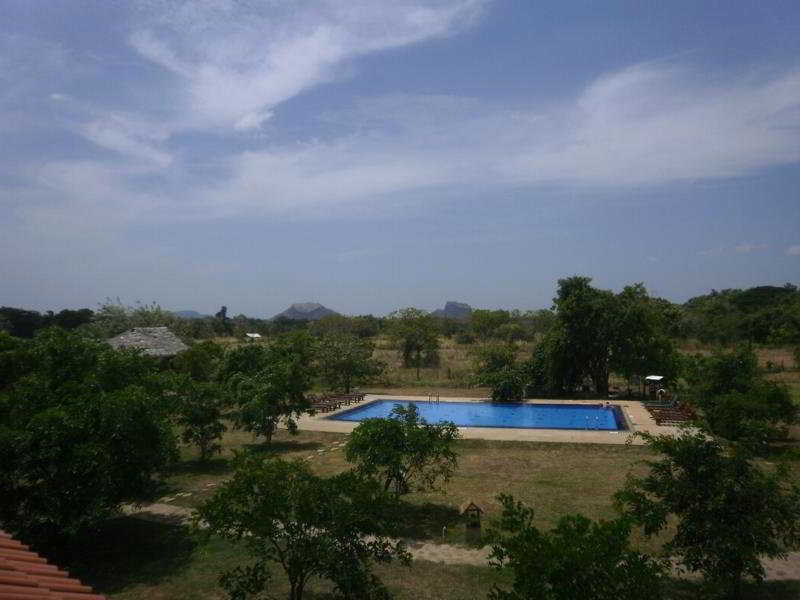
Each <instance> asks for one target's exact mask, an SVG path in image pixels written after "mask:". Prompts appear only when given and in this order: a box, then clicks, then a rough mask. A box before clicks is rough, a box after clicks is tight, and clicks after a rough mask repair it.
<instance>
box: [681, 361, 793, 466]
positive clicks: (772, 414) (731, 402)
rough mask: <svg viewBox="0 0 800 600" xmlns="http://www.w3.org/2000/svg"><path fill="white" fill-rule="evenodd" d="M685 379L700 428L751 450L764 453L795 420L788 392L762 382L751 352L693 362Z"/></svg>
mask: <svg viewBox="0 0 800 600" xmlns="http://www.w3.org/2000/svg"><path fill="white" fill-rule="evenodd" d="M687 380H688V381H689V383H690V385H691V388H692V390H693V392H692V401H693V403H694V404H695V405H696V406H697V407H698V408H699V409H700V410H701V413H702V424H703V426H704V427H705V428H706V429H708V431H710V432H711V433H713V434H715V435H719V436H722V437H723V438H725V439H728V440H730V441H736V442H741V443H744V444H746V445H747V446H748V447H749V448H750V449H751V450H753V451H759V450H763V449H765V445H766V444H767V442H768V441H769V439H771V438H774V437H776V436H777V435H778V434H779V428H780V427H781V426H783V425H790V424H792V423H794V422H796V420H797V414H798V409H797V406H795V404H794V402H792V399H791V396H790V394H789V391H788V390H787V389H786V387H785V386H783V385H780V384H778V383H775V382H772V381H768V380H767V379H765V378H764V373H763V372H762V370H761V369H760V368H759V366H758V360H757V358H756V355H755V353H754V352H753V350H752V348H749V347H742V348H738V349H736V350H734V351H732V352H717V353H715V354H714V355H712V356H710V357H702V356H698V357H695V359H694V361H693V362H691V363H690V364H689V368H688V369H687Z"/></svg>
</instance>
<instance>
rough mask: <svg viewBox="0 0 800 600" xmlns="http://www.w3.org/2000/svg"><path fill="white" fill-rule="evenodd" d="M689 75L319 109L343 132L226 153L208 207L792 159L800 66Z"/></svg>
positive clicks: (336, 200)
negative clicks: (529, 96)
mask: <svg viewBox="0 0 800 600" xmlns="http://www.w3.org/2000/svg"><path fill="white" fill-rule="evenodd" d="M697 79H699V78H698V77H692V76H690V74H689V73H688V72H687V71H686V70H682V69H677V68H674V67H661V66H659V65H641V66H638V67H634V68H631V69H626V70H623V71H621V72H619V73H614V74H609V75H606V76H603V77H600V78H599V79H598V80H596V81H595V82H593V83H591V84H590V85H589V86H587V88H586V89H584V90H583V91H582V92H581V93H580V94H578V95H577V96H576V98H575V100H574V102H573V103H572V104H566V105H562V106H559V107H549V108H539V109H536V108H531V109H530V110H527V111H522V110H513V111H512V110H507V109H504V108H498V107H489V106H486V105H485V104H483V103H482V102H480V101H477V100H471V99H464V98H455V97H443V96H433V97H426V96H393V97H386V98H378V99H370V100H362V101H361V103H360V104H359V105H358V106H357V107H356V108H354V109H353V110H351V111H349V112H345V113H340V114H329V115H325V116H324V119H325V120H326V121H327V122H334V123H337V124H338V125H340V126H341V127H342V128H343V129H344V130H345V131H346V132H347V133H346V134H345V135H342V136H341V137H339V138H334V139H330V140H326V141H317V142H314V143H313V144H308V145H284V146H271V147H268V148H266V149H263V150H256V151H249V152H247V153H243V154H239V155H235V156H233V157H232V158H231V159H230V160H229V161H228V165H229V167H230V174H231V176H230V178H229V179H227V180H225V181H220V182H218V183H217V184H215V185H214V186H213V190H210V192H211V197H213V205H214V207H215V208H214V209H213V210H211V214H213V213H214V212H216V211H217V210H219V211H222V212H224V213H235V212H238V211H240V210H241V211H245V212H250V211H262V212H264V211H266V212H273V211H277V212H290V211H291V212H295V213H296V212H298V211H302V210H303V208H304V207H311V206H315V207H318V206H320V205H327V206H333V205H335V206H341V205H343V204H353V205H361V206H363V205H365V204H366V205H375V204H376V203H378V204H379V203H380V202H381V201H382V199H381V197H382V196H386V195H388V194H396V193H405V194H410V193H416V192H419V191H420V190H426V189H427V190H431V189H433V188H435V187H436V186H447V185H449V186H458V185H490V186H491V185H505V184H514V185H537V184H551V183H559V184H564V185H579V186H586V185H596V186H631V185H654V184H661V183H666V182H674V181H685V180H695V179H705V178H720V177H736V176H742V175H746V174H748V173H751V172H753V171H756V170H757V169H759V168H763V167H766V166H770V165H780V164H787V163H791V162H796V161H798V160H800V143H798V137H797V133H796V132H797V127H798V126H800V72H790V73H787V74H784V75H782V76H779V77H776V78H773V79H767V80H751V81H748V82H734V83H731V84H729V85H728V86H717V87H714V88H709V87H706V86H704V85H703V84H700V83H697ZM201 197H202V195H201ZM762 247H763V246H762V245H759V244H750V243H742V244H740V245H739V246H738V247H737V248H736V250H735V251H737V252H740V253H747V252H753V251H755V250H760V249H762ZM714 252H719V250H718V249H714V250H712V251H707V254H711V253H714Z"/></svg>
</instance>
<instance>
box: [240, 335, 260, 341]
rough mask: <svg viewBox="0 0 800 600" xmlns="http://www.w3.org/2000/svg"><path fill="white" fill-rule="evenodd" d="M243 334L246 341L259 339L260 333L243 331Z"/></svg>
mask: <svg viewBox="0 0 800 600" xmlns="http://www.w3.org/2000/svg"><path fill="white" fill-rule="evenodd" d="M244 336H245V337H246V338H247V341H248V342H255V341H256V340H260V339H261V334H260V333H245V334H244Z"/></svg>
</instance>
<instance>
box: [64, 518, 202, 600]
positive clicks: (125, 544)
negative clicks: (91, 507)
mask: <svg viewBox="0 0 800 600" xmlns="http://www.w3.org/2000/svg"><path fill="white" fill-rule="evenodd" d="M196 545H197V542H196V540H195V539H194V537H193V536H192V534H191V532H190V530H189V529H188V528H187V527H185V526H179V525H170V524H166V523H155V522H151V521H144V520H141V519H136V518H132V517H121V518H117V519H112V520H110V521H108V522H106V523H105V524H104V525H103V526H102V527H101V529H100V530H99V531H96V532H94V533H93V534H92V535H91V536H89V535H87V536H85V537H84V538H83V539H78V540H76V541H75V543H74V544H73V546H72V547H73V548H76V549H78V550H77V551H74V552H73V553H72V556H71V560H70V561H68V563H67V564H65V567H67V568H69V570H70V573H71V574H73V575H74V576H76V577H78V578H79V579H81V581H83V582H84V583H86V584H87V585H91V586H92V587H93V588H94V589H95V590H96V591H97V592H98V593H108V594H111V593H114V592H117V591H119V590H121V589H123V588H126V587H128V586H130V585H134V584H140V583H144V584H154V583H157V582H158V581H160V580H161V579H163V578H164V577H167V576H169V575H171V574H173V573H175V572H176V571H179V570H180V569H182V568H183V567H184V566H186V565H187V564H188V563H189V561H190V559H191V555H192V552H193V550H194V548H195V546H196Z"/></svg>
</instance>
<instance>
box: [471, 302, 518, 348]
mask: <svg viewBox="0 0 800 600" xmlns="http://www.w3.org/2000/svg"><path fill="white" fill-rule="evenodd" d="M469 322H470V327H471V328H472V331H473V332H474V333H475V336H476V337H477V338H478V339H481V340H487V339H489V338H493V337H498V333H497V330H498V329H499V328H500V327H502V326H503V325H507V324H509V323H510V322H511V315H510V314H509V312H508V311H507V310H486V309H480V308H476V309H475V310H473V311H472V313H471V314H470V317H469Z"/></svg>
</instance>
